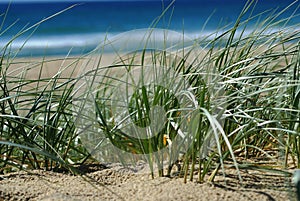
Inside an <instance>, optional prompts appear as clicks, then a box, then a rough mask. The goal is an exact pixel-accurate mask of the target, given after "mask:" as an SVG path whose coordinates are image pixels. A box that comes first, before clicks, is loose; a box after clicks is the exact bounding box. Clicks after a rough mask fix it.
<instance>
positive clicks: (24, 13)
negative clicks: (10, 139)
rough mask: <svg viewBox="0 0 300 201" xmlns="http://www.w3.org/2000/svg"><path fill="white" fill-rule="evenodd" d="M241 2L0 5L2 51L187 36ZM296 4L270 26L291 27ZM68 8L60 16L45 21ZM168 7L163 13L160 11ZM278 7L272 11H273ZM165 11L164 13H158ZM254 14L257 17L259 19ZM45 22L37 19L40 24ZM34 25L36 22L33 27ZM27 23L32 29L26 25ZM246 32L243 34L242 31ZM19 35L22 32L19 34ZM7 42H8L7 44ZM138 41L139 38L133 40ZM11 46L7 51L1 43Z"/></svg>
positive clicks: (230, 20) (220, 22) (206, 31)
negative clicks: (150, 34) (154, 33)
mask: <svg viewBox="0 0 300 201" xmlns="http://www.w3.org/2000/svg"><path fill="white" fill-rule="evenodd" d="M246 2H247V1H246V0H177V1H175V2H173V3H172V4H171V1H161V0H156V1H155V0H152V1H151V0H148V1H142V0H140V1H125V0H123V1H119V2H118V1H107V2H103V1H102V2H82V3H78V2H70V1H65V2H54V1H52V2H51V1H50V0H49V2H47V3H33V2H31V3H29V2H27V3H14V2H13V3H10V4H8V3H0V14H1V16H0V23H1V24H0V48H1V54H6V53H7V52H18V55H17V56H40V55H65V54H68V53H70V54H83V53H87V52H89V51H91V50H92V49H94V48H95V47H96V46H97V45H98V44H100V43H101V41H103V40H104V38H105V37H114V36H116V35H118V34H120V33H123V32H127V31H131V30H137V31H135V32H132V34H136V35H137V36H138V35H139V34H143V33H140V32H139V29H142V28H149V27H156V28H163V29H170V30H174V31H178V32H184V33H185V35H187V36H189V37H191V38H201V37H206V36H209V35H211V34H213V33H215V32H216V31H218V30H219V31H218V32H220V30H226V29H228V28H230V27H232V26H233V24H234V22H235V21H236V19H237V18H238V16H239V14H240V12H241V11H242V9H243V7H244V5H245V3H246ZM292 2H294V0H259V1H258V2H257V4H256V6H255V9H254V10H253V11H251V10H249V12H248V14H247V15H246V16H244V17H243V19H246V18H247V17H249V16H250V15H252V16H255V15H257V14H259V13H262V12H265V11H266V12H265V13H263V14H261V16H260V19H261V20H262V19H263V18H265V17H266V16H268V15H276V14H278V13H279V12H280V11H281V10H282V9H285V8H287V6H288V5H290V4H291V3H292ZM299 5H300V4H299V2H296V3H295V4H294V5H292V6H291V7H290V8H289V9H287V10H286V11H285V12H284V13H283V14H281V15H279V16H277V18H276V20H277V21H280V20H282V19H285V18H288V17H290V16H292V15H293V16H294V17H293V18H291V19H290V20H289V21H288V23H285V22H281V23H278V24H277V25H276V26H275V27H274V29H282V28H283V26H284V27H286V26H296V25H297V24H299V23H300V16H298V15H299V14H300V13H299V10H297V7H298V6H299ZM70 6H74V7H72V8H70V9H68V10H66V11H64V12H62V13H61V14H58V15H56V16H53V17H51V18H50V19H47V18H48V17H49V16H51V15H55V13H58V12H60V11H62V10H64V9H67V8H68V7H70ZM166 8H168V10H167V11H165V9H166ZM276 9H277V10H276ZM162 13H164V15H163V17H159V16H161V15H162ZM258 18H259V17H258ZM258 18H255V19H254V20H252V21H250V22H249V24H248V25H247V32H249V33H250V32H251V30H253V29H255V26H257V20H258ZM42 20H44V21H43V22H42V23H40V24H39V22H41V21H42ZM35 25H37V26H35ZM30 27H32V28H30ZM247 32H246V33H245V34H247ZM20 33H21V34H20ZM10 41H12V42H11V43H10ZM137 42H138V41H137ZM7 44H10V45H9V46H7V47H8V50H5V51H4V47H5V46H6V45H7Z"/></svg>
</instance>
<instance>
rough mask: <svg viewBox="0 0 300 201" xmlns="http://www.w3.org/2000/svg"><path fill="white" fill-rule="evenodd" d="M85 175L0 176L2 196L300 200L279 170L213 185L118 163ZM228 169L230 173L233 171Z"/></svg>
mask: <svg viewBox="0 0 300 201" xmlns="http://www.w3.org/2000/svg"><path fill="white" fill-rule="evenodd" d="M91 169H93V170H94V171H91V172H89V173H86V175H85V176H74V175H70V174H66V173H57V172H50V171H43V170H34V171H30V172H28V173H27V172H24V171H21V172H16V173H11V174H7V175H2V176H0V200H65V201H67V200H149V201H150V200H155V201H158V200H163V201H166V200H237V201H240V200H259V201H261V200H268V201H272V200H296V199H295V197H294V198H293V195H294V193H293V192H292V191H293V187H292V186H291V185H290V180H289V178H286V177H284V176H282V175H279V174H270V173H263V172H258V171H256V172H255V171H242V176H243V179H244V180H243V182H238V180H237V176H236V174H234V172H235V171H233V170H231V172H232V173H228V174H227V177H226V178H225V179H224V177H223V176H221V175H218V176H217V177H216V179H215V182H213V183H202V184H201V183H197V182H195V181H188V182H187V183H184V182H183V178H176V177H174V178H167V177H156V178H154V179H151V178H150V175H149V174H148V173H134V172H132V171H130V170H127V169H123V168H122V167H120V166H117V165H115V166H111V167H104V166H102V165H99V166H95V165H91ZM229 172H230V171H229Z"/></svg>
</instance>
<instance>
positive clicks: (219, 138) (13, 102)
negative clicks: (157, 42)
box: [0, 1, 300, 182]
mask: <svg viewBox="0 0 300 201" xmlns="http://www.w3.org/2000/svg"><path fill="white" fill-rule="evenodd" d="M254 4H255V2H254V1H249V2H248V3H247V4H246V5H245V7H244V9H243V10H242V11H241V14H240V16H239V18H238V19H237V20H236V22H235V24H234V25H233V26H232V27H229V26H228V27H224V31H223V32H222V33H220V34H219V32H220V31H219V32H216V33H212V35H211V36H209V37H207V38H199V39H197V40H195V41H194V44H193V46H190V47H189V48H187V49H185V50H184V51H179V52H175V55H176V54H177V55H179V56H174V52H168V51H167V50H166V51H158V52H156V51H154V52H151V51H150V54H149V52H147V51H146V49H145V50H144V51H142V52H141V54H142V57H138V56H136V57H135V56H133V57H132V60H129V62H128V60H127V61H125V60H121V61H120V62H119V63H117V64H114V65H111V66H107V68H106V69H105V72H107V71H106V70H107V69H109V70H115V69H120V68H121V67H122V68H123V69H125V70H126V71H127V75H129V77H130V76H133V74H131V73H133V71H131V69H130V68H132V67H134V66H139V67H143V66H144V62H146V61H147V62H152V63H155V64H157V65H154V67H155V68H160V67H161V66H168V67H169V68H171V69H173V70H172V73H175V74H176V75H180V76H182V77H183V78H184V79H185V80H187V81H188V86H189V90H186V91H185V92H186V94H189V95H190V96H187V95H184V96H185V97H188V100H192V101H191V102H192V103H193V109H191V107H190V106H191V105H180V103H179V102H178V97H175V96H174V95H172V93H171V91H168V90H166V89H164V88H162V87H161V86H150V85H149V86H144V87H141V88H135V89H136V90H135V92H134V93H133V95H132V96H130V97H126V98H127V99H128V101H129V104H130V107H129V112H130V115H129V116H126V118H125V117H124V119H123V120H124V121H126V120H127V119H128V118H130V119H131V120H132V121H133V122H134V124H136V125H139V126H140V127H146V126H148V125H149V124H150V123H151V122H153V121H154V120H153V119H151V115H152V113H151V112H153V111H152V110H151V109H150V108H151V107H154V106H161V107H163V108H164V110H165V111H166V114H167V116H166V119H165V120H164V121H165V124H164V125H163V128H162V129H161V130H160V131H159V132H158V133H157V135H155V138H151V140H149V138H148V139H146V140H138V141H137V140H136V139H135V138H133V137H132V136H128V133H124V132H120V131H119V130H118V125H117V124H116V121H114V120H112V119H114V118H115V116H113V114H112V113H111V108H112V109H115V105H112V104H111V100H109V99H107V97H110V95H111V93H112V90H113V89H114V88H113V87H114V86H113V85H111V83H110V82H109V81H108V79H103V80H102V82H101V86H100V88H101V87H102V88H101V90H99V91H98V93H97V95H96V96H95V97H94V98H95V99H94V100H95V102H94V103H93V104H95V114H96V115H97V119H98V121H97V125H95V126H96V127H97V128H98V129H100V130H101V132H102V133H104V134H105V137H106V138H107V139H109V142H110V143H112V144H113V145H114V146H117V147H119V148H120V149H121V150H123V151H124V152H128V153H133V154H143V155H142V156H143V157H142V159H144V160H145V161H147V162H148V164H149V165H150V167H151V170H152V171H154V169H155V167H154V166H155V165H157V166H158V174H159V175H160V176H165V175H167V176H170V175H171V171H172V168H173V166H174V165H177V166H178V168H179V175H182V176H183V177H184V181H185V182H186V181H187V180H193V179H194V178H193V177H194V176H195V174H194V173H195V172H197V181H199V182H203V181H213V179H214V176H215V175H216V173H217V172H219V170H220V169H222V171H223V173H224V175H225V174H226V168H227V167H231V166H233V167H235V168H236V169H237V173H239V172H238V170H239V169H240V168H246V169H247V168H248V169H251V168H258V169H265V170H266V171H271V170H272V169H280V170H285V169H287V168H300V160H299V159H300V153H299V152H300V151H299V150H300V149H299V146H300V139H299V134H300V127H299V123H300V101H299V98H300V75H299V74H300V52H299V49H300V44H299V41H300V40H299V37H300V33H299V29H297V26H294V27H290V26H288V25H287V24H288V21H289V20H290V19H291V18H293V16H291V17H290V18H287V19H284V20H278V17H279V16H280V15H281V14H282V13H284V12H285V10H283V11H278V12H276V13H275V12H274V13H272V12H270V13H269V15H267V17H263V16H266V13H265V14H264V15H261V16H260V15H256V16H252V15H251V13H252V9H255V7H254ZM292 8H293V7H292V6H291V7H288V8H286V9H292ZM245 16H247V17H246V19H245ZM250 20H257V28H256V29H254V30H252V31H251V33H247V34H246V32H247V31H248V29H247V28H248V23H249V21H250ZM279 24H280V26H279ZM35 27H37V25H36V26H34V27H31V29H30V30H32V29H34V28H35ZM26 31H28V30H26ZM12 42H13V41H12ZM24 45H26V44H24ZM200 46H201V48H203V51H200V52H201V53H199V54H197V50H198V49H199V47H200ZM9 47H10V44H7V46H6V47H5V48H4V49H3V50H2V54H3V55H2V57H1V63H0V73H1V79H0V87H1V92H0V110H1V112H0V155H1V158H0V172H1V173H6V172H10V171H14V170H17V169H35V168H38V169H40V168H44V169H46V170H55V169H57V168H61V167H64V168H67V169H70V170H71V171H75V170H74V168H73V167H74V164H82V163H84V162H86V161H87V160H88V159H91V158H92V156H91V155H93V154H90V153H89V152H88V151H87V150H86V149H85V147H84V146H83V145H82V142H81V141H82V140H83V139H81V138H80V133H78V132H77V127H76V118H77V117H76V116H74V104H73V101H74V97H73V95H74V93H73V91H74V87H75V85H76V83H77V82H78V81H79V80H80V79H82V78H83V77H82V76H77V77H76V76H74V75H72V73H71V74H70V75H69V76H66V75H64V74H63V72H64V71H65V69H70V68H74V66H75V67H78V65H79V63H80V62H79V61H80V59H82V58H81V57H79V58H78V59H77V60H75V61H74V62H73V63H72V64H70V65H67V66H64V60H67V58H68V57H66V58H65V59H62V60H61V63H62V66H61V70H60V71H59V72H58V73H57V74H56V75H54V76H52V77H48V78H42V77H40V78H37V79H27V78H26V72H27V70H28V69H29V68H34V69H38V70H39V71H40V74H42V71H43V70H45V69H44V67H43V66H44V65H45V64H46V63H47V62H49V61H48V60H47V59H45V60H43V61H41V62H40V63H39V64H38V65H32V64H31V65H30V66H29V67H28V66H24V68H23V69H21V70H20V71H19V73H11V72H12V70H14V69H11V65H12V64H13V63H14V56H15V55H14V54H13V53H11V52H9ZM96 52H97V51H96ZM93 53H94V52H92V53H91V55H92V54H93ZM98 53H99V52H98ZM146 54H148V55H147V56H146ZM139 55H140V54H139ZM149 55H150V56H149ZM85 56H86V55H84V57H85ZM85 58H86V57H85ZM100 58H101V57H100ZM136 58H138V59H136ZM149 58H150V60H149ZM135 59H136V60H135ZM100 60H101V59H99V63H101V61H100ZM137 62H140V63H137ZM95 67H97V65H96V66H95ZM100 70H101V69H100ZM102 70H103V69H102ZM97 72H98V71H97ZM91 73H95V71H92V72H91ZM95 75H97V74H95ZM104 75H105V76H106V78H107V76H108V77H109V75H108V74H106V73H105V74H104ZM165 75H168V74H165ZM171 75H174V74H171ZM109 78H112V77H109ZM173 79H174V78H173ZM174 80H175V79H174ZM174 80H172V78H170V79H169V82H170V83H172V82H173V81H174ZM119 81H123V80H121V78H120V79H119ZM128 83H129V82H128ZM128 83H127V84H128ZM129 84H131V83H129ZM147 87H148V88H147ZM127 89H128V90H129V88H127ZM125 94H126V93H125ZM103 97H105V99H103ZM108 100H109V101H108ZM187 108H188V109H187ZM119 109H120V108H119ZM185 109H186V110H185ZM183 111H185V112H186V113H184V112H183ZM183 113H184V114H185V115H180V114H183ZM183 122H188V123H189V124H190V125H191V127H190V130H189V131H188V135H187V137H186V139H185V142H186V141H189V143H188V147H184V146H186V145H185V144H183V145H181V144H177V145H181V146H182V147H178V146H177V147H176V146H174V145H176V140H175V138H176V136H178V135H179V132H180V126H184V123H183ZM174 124H176V125H179V127H178V126H177V127H176V126H174ZM135 134H136V135H138V133H135ZM166 147H167V149H164V148H166ZM181 148H184V150H185V153H184V154H181ZM100 149H101V146H100ZM158 150H164V151H163V152H162V153H159V154H156V153H155V151H158ZM131 156H132V157H131V158H130V160H136V159H137V158H135V155H131ZM114 157H116V158H117V160H119V161H121V162H123V163H124V164H125V165H126V164H127V162H128V161H123V158H122V157H118V155H114ZM139 159H140V158H139ZM166 159H167V160H168V163H167V169H168V170H167V173H164V172H163V171H162V169H163V168H164V162H165V160H166ZM175 159H176V160H175ZM177 159H178V160H177ZM240 179H242V178H240Z"/></svg>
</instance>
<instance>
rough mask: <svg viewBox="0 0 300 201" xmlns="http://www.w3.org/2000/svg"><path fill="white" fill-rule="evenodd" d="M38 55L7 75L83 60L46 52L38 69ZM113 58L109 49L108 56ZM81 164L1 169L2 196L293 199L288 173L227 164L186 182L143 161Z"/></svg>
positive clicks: (55, 70)
mask: <svg viewBox="0 0 300 201" xmlns="http://www.w3.org/2000/svg"><path fill="white" fill-rule="evenodd" d="M41 60H42V59H41V58H24V59H22V58H19V59H16V60H14V61H13V63H11V64H10V67H9V72H10V75H21V74H20V73H21V72H22V69H24V68H29V70H28V71H27V74H26V75H25V77H26V79H37V78H39V77H53V76H55V75H57V74H60V75H61V76H69V77H70V76H71V77H75V76H77V74H78V72H81V70H82V68H81V66H82V62H85V61H84V59H83V60H80V61H78V60H77V58H71V59H67V60H65V59H57V58H47V62H43V65H44V67H43V71H42V73H41V71H39V70H38V69H40V66H41V65H40V64H41ZM111 60H112V57H110V56H109V55H108V56H107V57H106V62H107V63H110V62H111ZM86 70H87V69H86ZM83 169H84V170H85V172H86V173H85V174H84V175H83V176H82V175H72V174H69V173H64V172H52V171H44V170H29V171H27V172H25V171H19V172H14V173H9V174H5V175H0V200H155V201H158V200H164V201H167V200H296V198H295V194H294V191H295V189H294V187H293V186H292V184H291V174H290V175H288V176H284V175H283V174H279V173H270V172H259V171H254V170H241V173H242V178H243V181H242V182H240V181H239V180H238V177H237V174H236V171H235V170H234V169H232V168H228V169H226V171H227V172H226V177H225V178H224V177H223V176H222V174H221V172H220V173H218V175H217V177H216V178H215V181H214V182H213V183H209V182H206V183H198V182H197V181H196V180H193V181H188V182H187V183H184V182H183V178H181V177H176V176H174V177H171V178H169V177H157V176H156V177H155V178H154V179H152V178H151V177H150V174H149V171H147V168H146V167H144V166H143V167H142V168H141V170H140V171H138V172H134V171H131V170H129V169H124V168H123V167H121V166H119V165H117V164H111V165H106V166H105V165H103V164H102V165H101V164H87V165H86V166H85V167H83ZM290 172H291V171H290ZM209 175H210V173H209V174H208V176H209Z"/></svg>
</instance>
